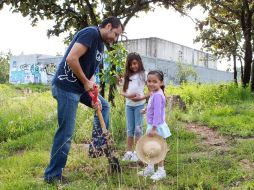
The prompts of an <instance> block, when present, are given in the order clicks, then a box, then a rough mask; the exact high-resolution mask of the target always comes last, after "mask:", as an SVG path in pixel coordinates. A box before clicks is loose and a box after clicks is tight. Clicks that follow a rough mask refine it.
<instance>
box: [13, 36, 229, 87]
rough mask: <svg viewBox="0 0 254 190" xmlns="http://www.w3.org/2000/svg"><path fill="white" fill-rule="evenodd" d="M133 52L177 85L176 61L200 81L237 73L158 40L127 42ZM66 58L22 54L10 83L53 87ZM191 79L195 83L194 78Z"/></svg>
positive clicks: (205, 56)
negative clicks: (56, 73) (57, 73)
mask: <svg viewBox="0 0 254 190" xmlns="http://www.w3.org/2000/svg"><path fill="white" fill-rule="evenodd" d="M125 45H126V47H127V50H128V51H129V52H133V51H135V52H138V53H139V54H140V55H141V56H142V59H143V62H144V65H145V68H146V70H147V71H149V70H153V69H160V70H162V71H163V72H164V74H165V82H166V83H169V82H172V83H173V84H177V82H178V81H177V77H176V73H177V72H178V71H177V70H178V69H177V64H176V61H178V60H180V61H181V62H182V63H185V65H186V66H192V67H193V68H194V70H195V71H196V72H197V74H198V79H197V82H202V83H218V82H228V81H232V80H233V74H232V73H229V72H225V71H218V70H216V67H217V66H216V65H217V64H216V60H215V59H213V57H212V56H211V55H209V54H207V53H204V52H201V51H198V50H194V49H191V48H189V47H186V46H182V45H179V44H176V43H172V42H169V41H166V40H161V39H158V38H144V39H137V40H129V41H127V42H125ZM61 59H62V56H48V55H40V54H34V55H20V56H13V57H12V58H11V60H10V83H13V84H18V83H44V84H50V82H51V80H52V77H53V75H54V73H55V71H56V69H57V66H58V64H59V63H60V61H61ZM189 80H193V79H192V78H190V79H189Z"/></svg>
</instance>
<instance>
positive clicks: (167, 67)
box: [141, 56, 233, 84]
mask: <svg viewBox="0 0 254 190" xmlns="http://www.w3.org/2000/svg"><path fill="white" fill-rule="evenodd" d="M141 57H142V60H143V63H144V67H145V69H146V71H150V70H154V69H159V70H161V71H163V73H164V75H165V83H166V84H168V83H169V82H172V83H173V84H178V82H179V81H178V80H177V77H176V74H177V72H178V67H177V64H176V63H175V62H173V61H168V60H164V59H158V58H153V57H147V56H141ZM184 65H185V66H191V67H192V68H193V69H194V70H195V71H196V73H197V75H198V77H197V80H196V81H197V82H201V83H220V82H231V81H233V73H230V72H226V71H218V70H216V69H211V68H204V67H200V66H196V65H187V64H184ZM193 80H194V79H193V78H189V81H193Z"/></svg>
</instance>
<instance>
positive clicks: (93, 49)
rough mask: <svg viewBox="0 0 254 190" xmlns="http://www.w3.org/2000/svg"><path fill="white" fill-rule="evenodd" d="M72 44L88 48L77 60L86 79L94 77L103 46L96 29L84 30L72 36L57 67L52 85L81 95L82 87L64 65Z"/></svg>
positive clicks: (69, 69) (67, 66)
mask: <svg viewBox="0 0 254 190" xmlns="http://www.w3.org/2000/svg"><path fill="white" fill-rule="evenodd" d="M74 43H80V44H83V45H84V46H86V47H88V50H87V52H86V53H85V54H84V55H83V56H81V57H80V58H79V62H80V65H81V68H82V70H83V72H84V74H85V75H86V77H87V78H88V79H90V78H91V77H92V76H93V75H94V73H95V70H96V68H97V66H98V65H99V63H100V62H101V61H102V58H103V48H104V45H103V41H102V38H101V35H100V31H99V28H98V27H93V26H91V27H87V28H84V29H82V30H80V31H79V32H78V33H77V34H76V35H75V36H74V38H73V40H72V42H71V44H70V45H69V47H68V49H67V51H66V52H65V55H64V57H63V59H62V61H61V63H60V64H59V66H58V69H57V71H56V74H55V76H54V79H53V81H52V84H53V85H56V86H58V87H59V88H61V89H63V90H66V91H69V92H74V93H83V92H84V91H85V89H84V85H83V84H82V82H81V81H80V80H79V79H78V78H77V77H76V75H75V74H74V73H73V72H72V70H71V68H70V67H69V65H68V64H67V63H66V58H67V56H68V54H69V52H70V50H71V48H72V46H73V45H74Z"/></svg>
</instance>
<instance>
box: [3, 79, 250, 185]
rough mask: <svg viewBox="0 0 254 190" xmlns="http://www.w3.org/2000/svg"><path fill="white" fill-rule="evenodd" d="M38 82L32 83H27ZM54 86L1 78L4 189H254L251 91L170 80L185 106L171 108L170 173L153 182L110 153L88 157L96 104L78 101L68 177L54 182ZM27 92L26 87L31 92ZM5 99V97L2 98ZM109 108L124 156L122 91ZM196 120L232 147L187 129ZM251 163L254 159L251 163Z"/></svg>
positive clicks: (168, 92)
mask: <svg viewBox="0 0 254 190" xmlns="http://www.w3.org/2000/svg"><path fill="white" fill-rule="evenodd" d="M28 88H29V89H32V91H30V92H29V91H28V90H26V89H28ZM48 89H49V87H45V86H42V87H41V88H40V86H36V87H33V88H32V87H31V85H24V86H22V85H20V86H18V87H16V86H13V85H0V99H1V103H0V104H1V106H0V190H2V189H3V190H6V189H56V188H57V189H73V190H74V189H75V190H76V189H100V190H101V189H105V190H106V189H123V190H124V189H161V190H164V189H165V190H166V189H167V190H168V189H172V190H175V189H183V190H188V189H195V190H201V189H207V190H211V189H216V190H219V189H239V190H240V189H254V180H253V177H254V172H253V169H252V168H251V167H248V166H243V165H242V164H241V162H242V160H244V159H245V160H248V161H249V162H250V163H253V162H254V159H253V158H254V157H253V156H254V155H253V152H254V150H253V147H254V146H253V145H254V140H253V139H252V137H253V134H254V133H253V128H254V127H253V126H252V125H253V123H254V122H253V106H254V105H253V104H254V103H253V102H254V101H253V100H254V98H253V95H251V94H250V93H249V92H248V89H247V90H245V89H242V88H235V87H234V86H233V85H231V84H228V85H222V86H221V85H195V84H193V85H185V86H181V87H170V88H168V89H167V91H166V94H167V95H168V94H180V95H181V97H182V98H183V99H184V101H185V102H186V103H187V109H188V111H187V112H186V113H184V112H181V111H179V110H175V111H173V112H172V111H169V110H167V123H168V125H169V127H170V130H171V132H172V137H170V138H169V139H168V140H167V143H168V146H169V147H170V151H169V153H168V154H167V157H166V160H165V169H166V171H167V178H166V179H165V180H162V181H159V182H156V183H154V182H153V181H151V180H150V179H148V178H143V177H138V176H137V174H136V173H137V171H138V170H140V169H141V168H140V166H139V165H134V164H130V163H127V162H122V161H121V165H122V168H123V173H122V174H121V175H113V176H111V175H109V174H108V173H107V171H108V170H107V167H108V165H107V159H106V158H103V157H102V158H96V159H89V158H88V157H87V153H86V150H85V149H82V148H80V147H78V146H77V145H76V144H79V143H81V142H83V141H85V140H87V139H90V136H91V129H92V119H93V110H92V109H88V108H85V107H83V106H82V105H80V106H79V108H78V112H77V121H76V131H75V135H74V136H73V141H72V142H73V144H72V148H71V151H70V154H69V157H68V162H67V165H66V167H65V169H64V171H63V173H64V175H65V176H66V177H67V178H68V179H69V181H70V182H69V183H68V184H65V185H57V186H56V185H48V184H46V183H44V182H43V172H44V170H45V167H46V166H47V164H48V161H49V153H50V149H51V146H52V139H53V135H54V132H55V130H56V127H57V123H56V111H55V110H56V103H55V100H54V99H53V98H52V96H51V93H50V91H49V90H48ZM27 92H28V93H27ZM2 100H3V101H2ZM116 105H117V107H114V108H111V134H112V135H113V138H114V140H115V145H116V148H117V152H118V155H119V156H122V154H123V152H124V151H125V148H126V142H125V141H126V129H125V122H126V121H125V109H124V100H123V99H122V98H121V97H120V96H119V95H118V94H116ZM186 121H187V122H198V123H202V124H206V125H207V126H209V127H211V128H216V129H217V130H218V131H219V132H220V133H221V134H224V135H227V136H230V137H232V139H233V143H232V144H231V146H230V148H229V150H228V151H227V152H224V153H223V152H219V151H214V150H212V149H211V148H210V147H209V146H208V145H205V144H202V143H201V142H200V138H199V137H198V136H197V135H196V134H194V133H190V132H188V131H186V129H185V126H184V125H185V124H184V122H186ZM250 166H251V165H250Z"/></svg>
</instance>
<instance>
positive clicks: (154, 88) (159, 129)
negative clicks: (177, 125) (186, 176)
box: [138, 70, 171, 180]
mask: <svg viewBox="0 0 254 190" xmlns="http://www.w3.org/2000/svg"><path fill="white" fill-rule="evenodd" d="M163 80H164V75H163V72H162V71H158V70H154V71H150V72H149V73H148V75H147V87H148V90H149V92H150V98H149V101H148V105H147V110H146V119H147V130H146V133H147V134H148V135H149V136H154V135H155V134H156V133H157V134H159V135H160V136H162V137H163V138H164V139H166V138H168V137H169V136H171V132H170V130H169V128H168V125H167V124H166V121H165V105H166V98H165V95H164V84H163ZM138 174H139V175H141V176H151V179H153V180H160V179H163V178H165V177H166V171H165V169H164V161H161V162H159V164H158V170H157V171H156V172H154V165H153V164H148V166H147V167H146V168H145V169H144V170H143V171H140V172H138Z"/></svg>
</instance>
